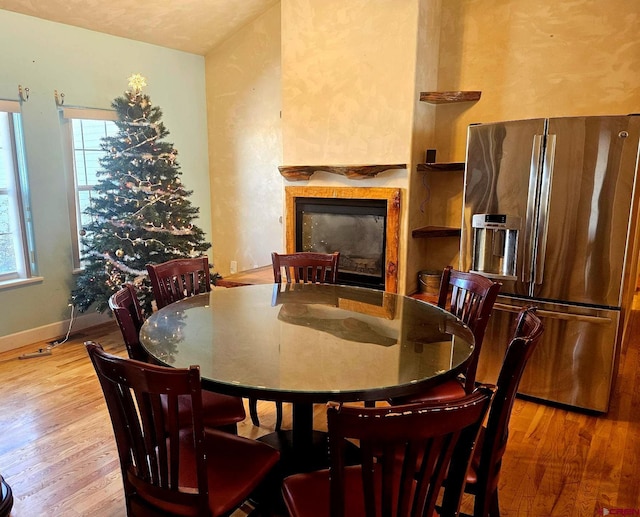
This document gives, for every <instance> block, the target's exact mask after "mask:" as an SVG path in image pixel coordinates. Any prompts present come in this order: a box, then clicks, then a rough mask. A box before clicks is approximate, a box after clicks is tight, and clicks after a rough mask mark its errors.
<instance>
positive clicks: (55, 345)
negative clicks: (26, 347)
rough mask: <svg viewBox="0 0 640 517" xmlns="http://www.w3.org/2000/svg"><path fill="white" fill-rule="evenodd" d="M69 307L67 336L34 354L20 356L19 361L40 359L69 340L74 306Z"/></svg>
mask: <svg viewBox="0 0 640 517" xmlns="http://www.w3.org/2000/svg"><path fill="white" fill-rule="evenodd" d="M69 307H71V316H70V317H69V328H68V329H67V334H66V335H65V336H64V338H63V339H61V340H56V341H52V342H51V343H49V344H47V346H46V347H43V348H38V350H37V351H36V352H31V353H28V354H22V355H21V356H19V359H32V358H34V357H42V356H45V355H51V351H52V350H53V349H54V348H55V347H57V346H59V345H62V344H63V343H66V342H67V340H68V339H69V334H71V327H72V326H73V320H74V312H75V311H74V309H75V307H74V305H73V304H71V303H70V304H69Z"/></svg>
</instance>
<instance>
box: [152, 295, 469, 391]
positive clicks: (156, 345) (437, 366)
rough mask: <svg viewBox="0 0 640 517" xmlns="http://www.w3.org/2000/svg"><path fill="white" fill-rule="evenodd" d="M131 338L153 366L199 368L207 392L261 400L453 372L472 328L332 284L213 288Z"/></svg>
mask: <svg viewBox="0 0 640 517" xmlns="http://www.w3.org/2000/svg"><path fill="white" fill-rule="evenodd" d="M140 340H141V342H142V344H143V346H144V347H145V348H146V349H147V351H148V352H149V353H150V354H151V355H152V356H154V357H155V358H157V359H159V360H160V361H161V362H162V363H164V364H166V365H169V366H174V367H180V368H183V367H188V366H190V365H199V366H200V372H201V376H202V379H203V383H208V384H209V385H208V386H207V387H208V388H210V389H215V390H216V391H220V392H222V393H229V394H235V395H240V396H256V395H259V397H260V398H262V399H272V400H284V401H292V402H295V401H305V402H322V401H327V400H343V401H354V400H381V399H383V398H387V397H396V396H402V395H409V394H412V393H416V392H417V391H419V390H420V389H424V387H426V385H427V384H430V383H434V381H435V380H438V379H439V378H442V377H445V376H447V374H448V376H450V375H452V374H454V373H455V372H458V371H459V370H460V369H462V367H463V366H464V365H465V363H466V361H467V359H468V358H469V356H470V354H471V352H472V350H473V335H472V333H471V331H470V330H469V329H468V327H467V326H466V325H464V324H463V323H462V322H460V320H458V319H457V318H455V317H454V316H453V315H451V314H450V313H449V312H447V311H445V310H443V309H440V308H438V307H436V306H434V305H430V304H427V303H424V302H421V301H418V300H415V299H413V298H409V297H405V296H399V295H395V294H392V293H387V292H382V291H376V290H372V289H365V288H358V287H347V286H337V285H314V284H266V285H251V286H243V287H235V288H218V289H214V290H213V291H211V292H210V293H204V294H200V295H197V296H194V297H191V298H186V299H184V300H181V301H179V302H176V303H173V304H171V305H168V306H166V307H164V308H163V309H161V310H160V311H158V312H156V313H154V314H153V315H152V316H150V317H149V319H148V320H147V321H146V322H145V324H144V325H143V327H142V329H141V332H140Z"/></svg>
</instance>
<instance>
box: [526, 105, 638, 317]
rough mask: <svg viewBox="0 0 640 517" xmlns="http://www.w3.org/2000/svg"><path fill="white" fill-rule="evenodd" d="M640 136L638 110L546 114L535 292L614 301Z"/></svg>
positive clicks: (574, 299) (616, 302) (571, 299)
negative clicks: (622, 113)
mask: <svg viewBox="0 0 640 517" xmlns="http://www.w3.org/2000/svg"><path fill="white" fill-rule="evenodd" d="M639 139H640V117H627V116H617V117H572V118H557V119H549V127H548V137H547V145H546V155H547V159H546V160H545V161H544V167H543V171H542V176H541V178H542V185H543V188H542V189H541V196H540V208H539V220H538V232H537V239H538V242H537V246H536V260H535V262H534V264H535V266H534V271H535V286H534V290H533V296H534V297H535V298H543V299H546V300H557V301H564V302H570V303H578V304H581V303H584V304H594V305H599V306H608V307H618V306H620V304H621V300H620V295H621V286H622V275H623V267H624V264H625V253H626V243H627V233H628V230H629V219H630V212H631V200H632V194H633V189H634V180H635V173H636V161H637V157H638V141H639ZM547 193H548V195H547Z"/></svg>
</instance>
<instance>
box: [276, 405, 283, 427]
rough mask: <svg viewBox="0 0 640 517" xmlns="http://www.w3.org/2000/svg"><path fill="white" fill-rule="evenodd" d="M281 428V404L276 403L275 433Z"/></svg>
mask: <svg viewBox="0 0 640 517" xmlns="http://www.w3.org/2000/svg"><path fill="white" fill-rule="evenodd" d="M281 428H282V402H280V401H279V400H278V401H276V431H280V429H281Z"/></svg>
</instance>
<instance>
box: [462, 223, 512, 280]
mask: <svg viewBox="0 0 640 517" xmlns="http://www.w3.org/2000/svg"><path fill="white" fill-rule="evenodd" d="M520 223H521V219H520V217H518V216H514V215H507V214H474V215H473V217H472V220H471V226H472V228H473V262H472V271H473V272H475V273H480V274H482V275H484V276H486V277H489V278H503V279H509V280H517V273H516V255H517V251H518V234H519V232H520Z"/></svg>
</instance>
